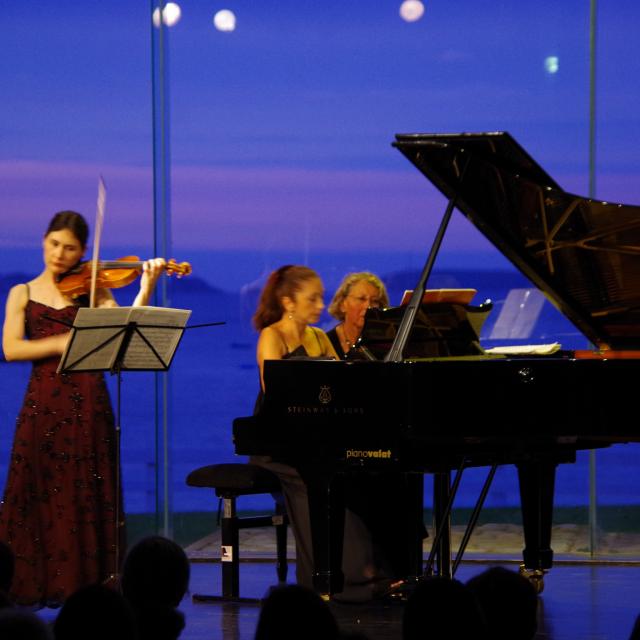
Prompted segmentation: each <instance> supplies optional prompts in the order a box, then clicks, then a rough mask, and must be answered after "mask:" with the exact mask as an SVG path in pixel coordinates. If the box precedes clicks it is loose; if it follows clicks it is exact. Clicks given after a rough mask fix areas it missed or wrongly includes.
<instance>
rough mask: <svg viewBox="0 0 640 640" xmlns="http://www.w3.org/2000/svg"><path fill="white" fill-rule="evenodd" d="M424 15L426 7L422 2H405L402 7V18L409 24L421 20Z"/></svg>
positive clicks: (411, 0) (407, 0) (414, 0)
mask: <svg viewBox="0 0 640 640" xmlns="http://www.w3.org/2000/svg"><path fill="white" fill-rule="evenodd" d="M423 14H424V5H423V4H422V2H420V0H404V2H403V3H402V4H401V5H400V17H401V18H402V19H403V20H406V21H407V22H415V21H416V20H420V18H422V16H423Z"/></svg>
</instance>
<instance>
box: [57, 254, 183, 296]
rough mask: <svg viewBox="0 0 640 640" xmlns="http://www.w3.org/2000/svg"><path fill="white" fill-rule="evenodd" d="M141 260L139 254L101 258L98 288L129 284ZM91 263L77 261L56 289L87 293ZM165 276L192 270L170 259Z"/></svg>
mask: <svg viewBox="0 0 640 640" xmlns="http://www.w3.org/2000/svg"><path fill="white" fill-rule="evenodd" d="M143 264H144V262H143V261H142V260H140V258H138V256H125V257H124V258H120V259H119V260H100V261H99V262H98V270H97V274H96V288H97V289H118V288H120V287H126V286H127V285H128V284H131V283H132V282H133V281H134V280H135V279H136V278H137V277H138V276H139V275H140V274H141V273H142V265H143ZM91 269H92V262H91V261H90V260H87V261H86V262H79V263H78V264H77V265H76V266H75V267H73V269H69V271H67V272H66V273H63V274H62V275H60V276H58V279H57V282H56V285H57V287H58V290H59V291H60V292H61V293H63V294H64V295H65V296H68V297H69V298H72V299H75V298H77V297H78V296H82V295H86V294H88V293H89V291H90V289H91ZM164 269H165V271H166V273H167V275H169V276H170V275H171V274H173V273H175V274H176V275H177V276H178V278H181V277H182V276H188V275H189V274H190V273H191V265H190V264H189V263H188V262H180V263H178V262H176V261H175V260H173V259H171V260H169V261H168V262H167V264H165V265H164Z"/></svg>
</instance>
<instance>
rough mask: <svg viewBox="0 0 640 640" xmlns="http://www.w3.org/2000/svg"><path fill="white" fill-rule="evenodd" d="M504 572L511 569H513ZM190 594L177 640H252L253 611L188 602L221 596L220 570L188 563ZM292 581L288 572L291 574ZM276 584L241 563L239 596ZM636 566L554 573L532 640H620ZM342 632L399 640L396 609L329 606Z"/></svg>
mask: <svg viewBox="0 0 640 640" xmlns="http://www.w3.org/2000/svg"><path fill="white" fill-rule="evenodd" d="M493 564H499V563H498V562H496V563H492V564H488V563H480V562H465V563H463V564H462V565H461V566H460V569H459V571H458V575H457V576H456V577H457V578H458V579H460V580H462V581H465V580H467V579H468V578H470V577H471V576H473V575H475V574H476V573H479V572H481V571H483V570H484V569H485V568H487V567H489V566H492V565H493ZM503 566H506V567H509V568H513V569H517V565H516V564H504V565H503ZM191 568H192V576H191V586H190V594H189V595H187V597H186V598H185V599H184V600H183V602H182V604H181V607H180V608H181V610H182V611H183V612H184V614H185V616H186V628H185V630H184V631H183V633H182V636H181V638H182V639H183V640H211V638H223V639H224V640H252V639H253V634H254V630H255V625H256V621H257V618H258V612H259V606H258V605H257V604H231V603H220V602H217V603H205V604H197V603H194V602H192V598H191V595H192V594H194V593H209V594H210V593H219V589H220V565H219V564H218V563H210V562H194V563H192V565H191ZM290 576H292V577H293V576H294V568H293V566H291V567H290ZM275 580H276V576H275V568H274V565H273V564H272V563H270V562H243V563H242V565H241V576H240V586H241V595H243V596H245V597H260V596H262V595H263V594H264V593H265V591H266V590H267V589H268V588H269V586H270V585H271V584H273V583H274V582H275ZM639 585H640V566H633V565H619V564H618V565H605V564H571V563H567V564H565V563H560V564H557V565H556V566H554V568H553V569H552V570H551V572H550V573H549V574H548V575H547V576H546V578H545V589H544V592H543V593H542V595H541V596H540V601H539V602H540V606H539V623H538V634H537V635H536V638H538V639H545V640H609V639H610V640H626V638H628V636H629V633H630V632H631V629H632V627H633V623H634V620H635V618H636V615H637V614H638V613H640V586H639ZM331 606H332V609H333V611H334V613H335V615H336V617H337V619H338V622H339V624H340V627H341V628H342V629H343V630H345V631H357V632H360V633H362V634H364V635H365V636H366V637H367V638H368V639H369V640H392V639H394V640H399V639H400V638H401V631H400V621H401V619H402V605H401V604H399V603H394V604H391V605H382V604H379V603H378V604H368V605H346V604H337V603H332V605H331Z"/></svg>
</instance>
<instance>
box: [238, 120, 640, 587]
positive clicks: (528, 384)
mask: <svg viewBox="0 0 640 640" xmlns="http://www.w3.org/2000/svg"><path fill="white" fill-rule="evenodd" d="M393 146H394V147H395V148H396V149H398V150H399V151H400V152H401V153H402V154H404V156H406V158H407V159H408V160H409V161H410V162H411V163H413V164H414V165H415V167H417V169H418V170H419V171H420V172H422V173H423V174H424V176H426V178H428V179H429V180H430V181H431V182H432V183H433V184H434V185H435V186H436V187H437V188H438V189H439V190H440V192H442V194H444V196H445V197H446V198H447V200H448V204H447V207H446V210H445V212H444V215H443V217H442V220H441V222H440V226H439V228H438V231H437V234H436V236H435V240H434V242H433V246H432V247H431V250H430V252H429V255H428V257H427V260H426V263H425V266H424V269H423V270H422V273H421V276H420V280H419V282H418V283H416V284H415V286H414V289H413V295H412V297H411V300H410V301H409V303H408V304H407V305H406V306H405V307H404V308H403V309H402V311H398V310H397V309H391V310H384V311H382V312H374V311H373V310H371V317H370V318H369V317H368V318H367V323H369V322H372V323H373V324H372V326H374V327H376V331H377V333H378V334H379V333H380V326H381V324H380V323H382V326H384V323H385V322H386V323H387V324H388V333H387V335H388V348H385V349H384V350H383V351H382V352H381V351H380V349H379V348H378V349H377V351H374V350H373V349H369V348H368V347H367V344H366V341H367V329H366V327H365V331H364V332H363V337H362V340H363V343H362V344H361V345H360V347H361V348H362V351H363V352H364V353H365V354H367V355H368V358H364V359H358V360H354V361H346V362H345V361H340V362H336V361H323V360H298V361H293V360H282V361H269V362H266V363H265V370H264V379H265V387H266V393H265V403H264V407H263V410H262V412H261V413H260V414H259V415H257V416H252V417H248V418H238V419H236V421H234V442H235V450H236V453H238V454H261V455H271V456H274V457H276V458H278V459H282V460H286V461H288V462H290V463H291V464H293V465H295V466H296V467H297V468H298V469H299V470H300V473H301V474H302V475H303V477H304V478H305V480H306V481H307V484H308V486H309V500H310V508H311V517H312V529H313V544H314V556H315V558H314V559H315V569H316V572H315V578H314V585H315V586H316V588H317V590H318V591H320V592H321V593H323V594H328V595H330V594H332V593H336V592H338V591H340V589H341V585H342V575H341V571H340V567H341V549H342V545H341V539H342V538H341V534H342V529H343V522H344V520H343V518H344V509H343V508H344V503H343V492H342V491H341V483H342V482H344V477H345V476H346V477H348V474H349V473H353V472H359V471H362V472H366V471H374V472H384V471H388V470H394V471H402V472H406V473H408V474H415V475H416V477H417V478H420V480H421V477H422V476H421V475H420V474H424V473H433V474H434V497H433V500H434V521H435V532H434V535H433V536H432V541H433V545H432V550H431V553H430V554H429V558H428V560H427V563H426V565H423V564H422V540H421V537H420V536H419V534H418V531H417V530H416V531H415V535H413V536H411V538H410V539H409V540H405V541H400V542H399V543H400V544H408V545H410V546H411V548H412V549H413V550H414V552H415V555H414V571H413V573H414V574H415V576H419V575H420V574H421V573H422V572H423V571H426V572H432V571H435V572H437V573H439V574H441V575H452V574H453V573H454V572H455V569H456V568H457V564H458V563H459V561H460V558H461V557H462V553H463V552H464V548H465V546H466V543H467V542H468V539H469V535H470V534H471V531H472V530H473V526H474V525H475V522H476V521H477V518H478V514H479V512H480V509H481V508H482V503H483V501H484V497H485V496H486V492H487V491H488V488H489V485H490V482H491V479H492V477H493V473H494V472H495V469H496V467H497V466H498V465H501V464H515V465H516V467H517V470H518V478H519V483H520V496H521V508H522V518H523V529H524V542H525V547H524V550H523V567H524V569H525V570H526V571H527V572H528V573H529V575H530V576H533V577H534V578H535V579H537V580H539V581H540V584H541V583H542V576H543V575H544V573H545V572H546V571H547V570H548V569H549V568H550V567H551V566H552V563H553V551H552V549H551V524H552V513H553V499H554V481H555V472H556V467H557V465H558V464H561V463H570V462H574V461H575V457H576V452H577V451H578V450H581V449H592V448H600V447H606V446H610V445H612V444H615V443H626V442H638V441H640V429H638V427H637V425H636V424H635V422H634V421H630V420H628V419H627V416H628V415H633V413H634V409H635V398H633V397H630V396H629V395H628V394H627V391H626V389H627V388H628V385H627V384H626V381H627V380H630V379H634V378H635V377H636V376H637V375H638V372H639V369H640V207H637V206H628V205H621V204H616V203H611V202H600V201H596V200H593V199H589V198H584V197H580V196H577V195H574V194H571V193H567V192H566V191H564V190H563V189H562V188H561V187H560V186H559V185H558V184H557V183H556V182H555V181H554V180H553V179H552V178H551V177H550V176H549V175H548V174H547V173H546V172H545V171H544V170H543V169H542V168H541V167H540V166H539V165H538V164H537V163H536V162H535V161H534V160H533V159H532V158H531V156H530V155H529V154H528V153H527V152H526V151H525V150H524V149H523V148H522V147H521V146H520V145H519V144H518V143H517V142H516V141H515V140H514V139H513V137H512V136H510V135H509V134H508V133H505V132H495V133H469V134H402V135H397V136H396V139H395V141H394V142H393ZM454 209H458V210H459V211H460V212H461V213H462V214H463V215H464V216H466V218H468V219H469V220H470V221H471V222H472V223H473V224H474V225H475V226H476V227H477V228H478V229H479V230H480V231H481V232H482V233H483V234H484V235H485V236H486V237H487V238H488V239H489V240H490V241H491V242H492V243H493V244H494V245H495V246H496V247H497V249H498V250H499V251H501V252H502V253H503V254H504V255H505V256H506V257H507V258H508V259H509V260H510V261H511V262H512V263H513V264H514V265H515V266H516V267H517V268H518V269H520V271H521V272H522V273H523V274H524V275H525V276H526V277H527V278H528V279H529V280H530V281H531V282H532V283H533V284H534V285H535V286H537V287H538V288H539V289H540V290H541V291H542V292H543V293H544V294H545V295H546V297H547V298H548V299H549V300H550V301H551V302H552V303H553V304H554V305H555V306H556V307H557V308H558V309H559V310H560V311H561V312H562V313H563V314H564V315H565V316H566V317H567V318H568V319H569V320H570V321H571V322H572V323H573V324H574V325H575V326H576V327H577V328H578V329H579V330H580V331H581V332H582V333H583V334H584V336H585V337H586V338H587V339H588V340H589V341H590V343H591V344H592V345H593V348H592V349H590V350H583V351H567V350H560V351H558V352H557V353H555V354H554V355H552V356H518V355H514V356H509V357H505V356H495V355H490V354H487V353H485V352H484V350H483V349H482V348H481V347H479V345H478V342H477V341H476V340H473V339H472V338H473V335H472V333H473V332H469V327H468V323H467V319H468V318H469V317H470V314H473V313H481V312H482V311H483V310H482V309H478V308H472V307H470V306H468V305H455V304H454V305H449V306H446V307H442V305H440V306H438V305H435V306H432V307H430V306H429V305H424V304H423V303H422V298H423V292H424V290H425V289H426V288H427V285H428V280H429V276H430V274H431V270H432V267H433V263H434V261H435V258H436V255H437V253H438V250H439V247H440V244H441V242H442V238H443V237H444V234H445V232H446V229H447V225H448V223H449V220H450V218H451V215H452V213H453V211H454ZM471 284H472V283H471ZM386 316H388V317H386ZM425 318H426V319H427V320H426V321H425ZM429 318H432V319H433V323H432V324H433V331H431V332H429V330H428V326H427V330H426V335H428V336H430V340H431V341H432V342H433V341H434V340H435V343H436V344H438V341H440V343H441V344H440V346H439V348H437V349H436V350H435V351H433V350H432V351H427V352H425V351H424V350H422V351H421V350H420V348H419V345H420V344H421V343H423V340H422V339H421V338H420V337H419V336H420V335H425V326H424V325H425V322H426V324H427V325H428V324H429ZM442 318H445V321H444V329H442V327H439V324H442V322H441V320H442ZM447 318H449V319H451V318H454V321H453V322H449V321H448V320H446V319H447ZM455 318H458V320H459V322H456V321H455ZM454 325H455V326H454ZM460 328H461V331H462V334H461V335H462V339H460V335H459V334H457V333H455V331H458V330H459V329H460ZM453 330H455V331H454V332H453V333H452V331H453ZM374 333H376V332H375V331H374ZM465 335H470V336H471V338H465V337H464V336H465ZM451 336H454V337H455V336H457V338H456V339H457V340H458V341H457V342H455V340H453V342H452V341H451V340H450V337H451ZM453 343H455V345H456V348H454V349H452V348H451V344H453ZM416 345H418V347H416ZM465 345H467V346H465ZM432 346H433V345H432ZM378 347H379V344H378ZM461 406H462V407H463V409H464V411H463V412H461V411H460V407H461ZM470 466H486V467H487V469H488V474H487V481H486V482H485V486H484V487H483V489H482V491H481V493H480V496H479V497H478V503H477V505H476V509H475V510H474V512H473V514H472V516H471V520H470V522H469V526H468V527H467V532H466V533H465V536H464V537H463V542H462V545H461V547H460V550H459V552H458V554H457V557H456V558H455V561H454V562H453V563H452V558H451V547H450V538H449V528H450V512H451V506H452V504H453V498H454V497H455V493H456V490H457V486H458V483H459V478H460V476H461V474H462V472H463V470H464V469H466V468H467V467H470ZM453 472H455V475H452V474H453ZM452 478H453V479H452ZM419 485H420V483H416V487H418V488H417V489H416V492H415V507H416V509H420V512H421V509H422V495H421V493H420V490H419Z"/></svg>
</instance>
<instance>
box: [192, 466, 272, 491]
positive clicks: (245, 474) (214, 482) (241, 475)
mask: <svg viewBox="0 0 640 640" xmlns="http://www.w3.org/2000/svg"><path fill="white" fill-rule="evenodd" d="M187 484H188V485H189V486H190V487H209V488H211V489H215V490H216V492H217V493H220V492H230V493H234V494H236V495H251V494H257V493H278V492H280V491H281V488H280V481H279V480H278V476H276V475H275V474H274V473H272V472H271V471H268V470H267V469H264V468H263V467H260V466H258V465H256V464H249V463H241V462H235V463H228V464H210V465H208V466H206V467H200V468H199V469H194V470H193V471H192V472H191V473H190V474H189V475H188V476H187Z"/></svg>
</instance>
